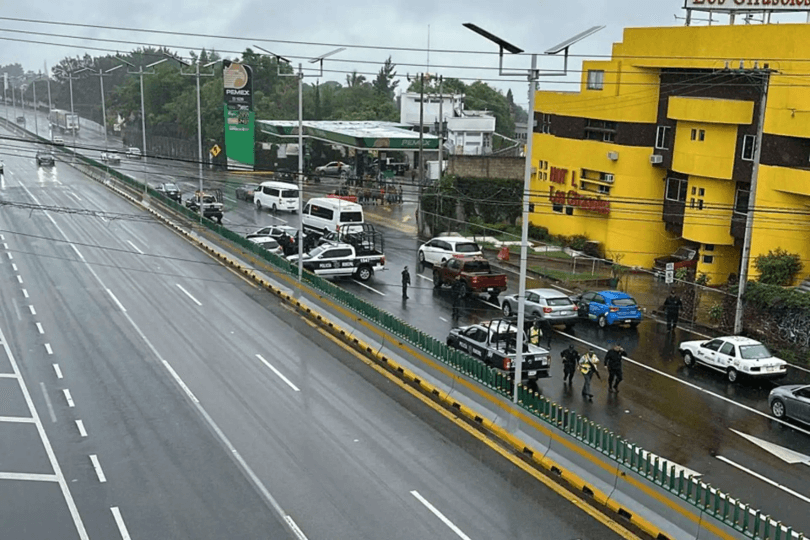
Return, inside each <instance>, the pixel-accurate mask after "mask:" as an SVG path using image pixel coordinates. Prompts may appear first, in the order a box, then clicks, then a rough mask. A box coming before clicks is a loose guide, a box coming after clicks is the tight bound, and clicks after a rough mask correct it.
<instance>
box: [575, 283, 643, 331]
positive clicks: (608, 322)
mask: <svg viewBox="0 0 810 540" xmlns="http://www.w3.org/2000/svg"><path fill="white" fill-rule="evenodd" d="M572 300H573V301H574V302H575V303H576V304H577V313H578V315H579V317H580V318H581V319H590V320H592V321H596V324H598V325H599V328H605V327H606V326H612V325H614V324H629V325H630V326H632V327H636V326H638V325H639V324H640V323H641V320H642V319H643V317H644V316H643V315H642V314H641V310H640V309H639V308H638V304H637V303H636V301H635V299H634V298H633V297H632V296H630V295H629V294H627V293H623V292H621V291H589V292H586V293H583V294H581V295H579V296H576V297H574V298H572Z"/></svg>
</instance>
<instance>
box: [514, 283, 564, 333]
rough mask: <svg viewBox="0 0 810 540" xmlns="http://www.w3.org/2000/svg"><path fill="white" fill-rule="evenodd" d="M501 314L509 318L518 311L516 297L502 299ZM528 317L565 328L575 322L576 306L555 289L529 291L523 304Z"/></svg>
mask: <svg viewBox="0 0 810 540" xmlns="http://www.w3.org/2000/svg"><path fill="white" fill-rule="evenodd" d="M502 307H503V314H504V315H505V316H507V317H508V316H510V315H513V314H515V313H517V311H518V295H516V294H513V295H510V296H507V297H505V298H504V299H503V304H502ZM525 309H526V315H527V316H528V317H541V318H543V319H546V320H548V321H549V322H550V323H551V324H564V325H565V327H566V328H570V327H572V326H574V324H576V322H577V319H578V318H577V305H576V304H575V303H574V302H572V301H571V299H570V298H569V297H567V296H566V295H565V294H563V293H561V292H560V291H558V290H555V289H529V290H527V291H526V303H525Z"/></svg>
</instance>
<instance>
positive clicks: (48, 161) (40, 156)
mask: <svg viewBox="0 0 810 540" xmlns="http://www.w3.org/2000/svg"><path fill="white" fill-rule="evenodd" d="M36 159H37V167H41V166H43V165H48V166H53V165H55V164H56V158H55V157H54V155H53V154H52V153H51V152H50V151H49V150H40V151H39V152H37V157H36Z"/></svg>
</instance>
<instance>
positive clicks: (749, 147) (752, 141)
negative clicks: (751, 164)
mask: <svg viewBox="0 0 810 540" xmlns="http://www.w3.org/2000/svg"><path fill="white" fill-rule="evenodd" d="M756 146H757V137H756V135H745V136H743V144H742V156H741V157H742V158H743V159H744V160H745V161H754V150H755V149H756Z"/></svg>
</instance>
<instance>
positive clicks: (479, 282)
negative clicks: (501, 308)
mask: <svg viewBox="0 0 810 540" xmlns="http://www.w3.org/2000/svg"><path fill="white" fill-rule="evenodd" d="M456 281H461V282H462V283H463V284H464V292H465V296H470V295H471V294H478V293H487V294H489V298H490V301H491V302H497V301H498V295H499V294H501V293H502V292H503V291H505V290H506V284H507V277H506V274H504V273H498V272H493V271H492V267H491V266H490V265H489V261H487V260H486V259H485V258H484V257H465V258H463V259H459V258H456V257H453V258H452V259H450V260H449V261H445V262H443V263H442V264H437V265H434V266H433V287H434V288H437V289H438V288H439V287H441V286H442V285H445V284H446V285H453V283H454V282H456Z"/></svg>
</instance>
